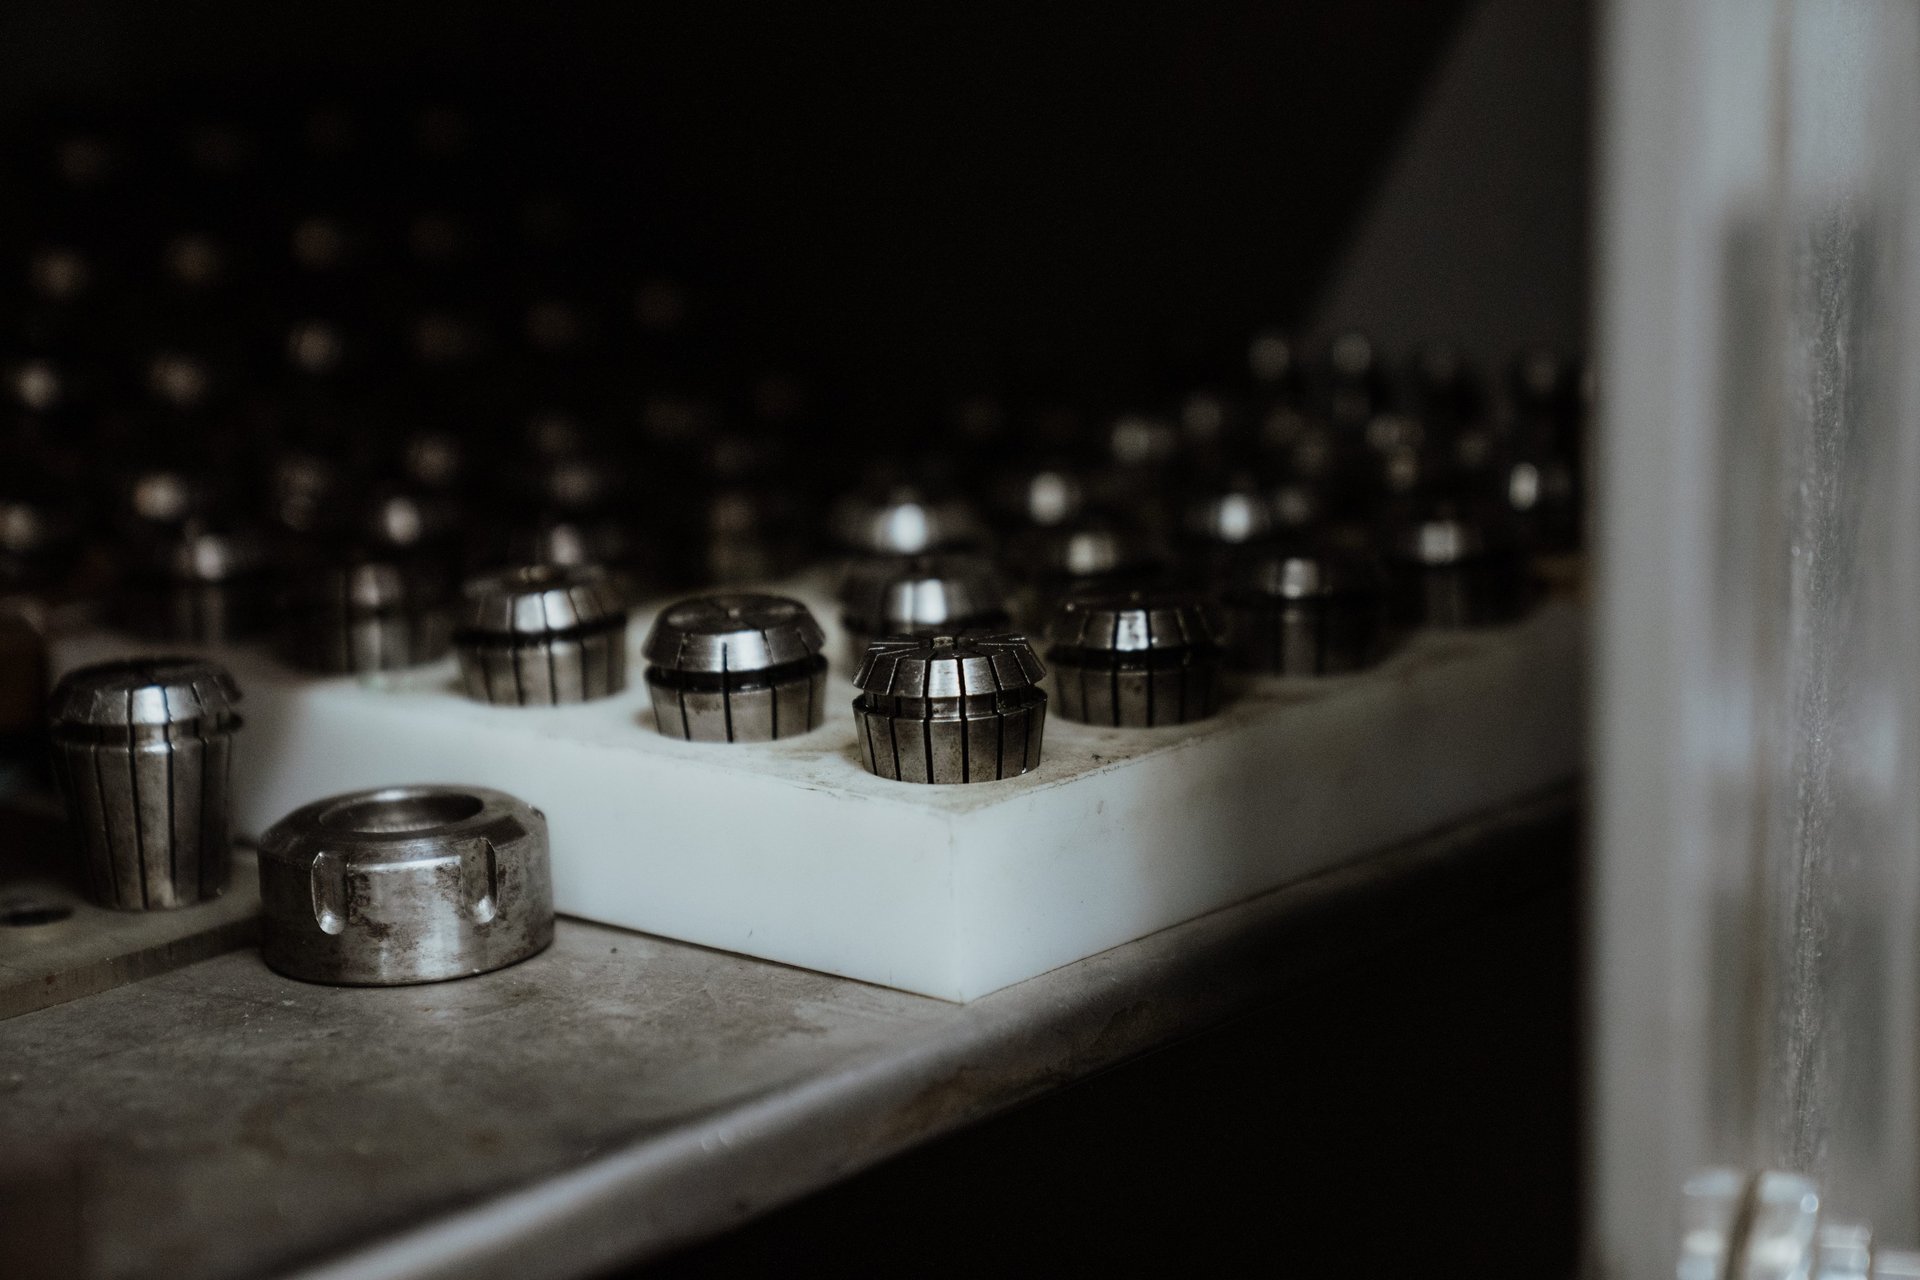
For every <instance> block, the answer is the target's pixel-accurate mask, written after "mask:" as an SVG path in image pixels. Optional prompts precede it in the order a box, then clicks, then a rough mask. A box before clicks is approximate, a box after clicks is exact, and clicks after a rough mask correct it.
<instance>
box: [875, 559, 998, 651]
mask: <svg viewBox="0 0 1920 1280" xmlns="http://www.w3.org/2000/svg"><path fill="white" fill-rule="evenodd" d="M840 607H841V609H842V611H843V612H842V613H841V615H840V621H841V624H842V625H843V626H844V627H845V628H846V632H847V647H848V650H849V654H848V657H849V663H848V665H849V666H857V665H858V664H859V662H860V659H861V658H863V657H864V656H865V655H866V652H867V646H868V645H870V644H872V643H873V642H874V641H875V640H876V639H878V638H879V637H881V636H886V635H912V634H914V633H916V632H921V631H944V632H955V631H969V630H988V631H999V630H1003V629H1005V628H1006V626H1007V623H1008V620H1009V615H1008V612H1007V589H1006V585H1005V583H1004V582H1002V581H1001V578H1000V575H999V573H998V572H997V571H996V570H995V569H994V567H993V563H992V561H990V560H988V559H987V558H986V557H985V556H978V555H973V554H970V553H967V552H947V553H943V554H938V555H920V556H868V557H864V558H862V559H859V560H855V561H853V562H852V563H851V564H849V565H848V566H847V568H846V572H845V574H844V576H843V577H842V578H841V580H840Z"/></svg>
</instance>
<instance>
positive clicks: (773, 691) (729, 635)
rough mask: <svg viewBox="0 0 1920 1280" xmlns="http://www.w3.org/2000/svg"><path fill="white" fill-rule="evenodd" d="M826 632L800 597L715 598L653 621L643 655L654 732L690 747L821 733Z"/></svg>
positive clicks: (685, 605)
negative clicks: (814, 732)
mask: <svg viewBox="0 0 1920 1280" xmlns="http://www.w3.org/2000/svg"><path fill="white" fill-rule="evenodd" d="M825 644H826V635H825V633H824V632H822V631H821V630H820V624H819V623H818V622H817V621H815V620H814V617H813V614H812V613H811V612H810V611H809V610H808V609H807V607H806V606H805V605H804V604H801V603H800V602H799V601H798V600H789V599H787V598H786V597H784V596H766V595H746V594H739V595H715V596H700V597H696V598H695V599H692V600H682V601H680V602H679V603H678V604H674V605H670V606H668V607H667V608H666V609H663V610H662V611H661V612H660V615H659V617H657V618H655V619H654V623H653V627H652V629H651V630H649V631H648V632H647V639H646V643H645V644H644V645H643V646H642V650H641V652H642V653H643V655H644V656H645V657H646V660H647V662H648V664H649V665H648V667H647V689H648V691H649V692H650V693H651V695H652V698H653V720H654V725H655V727H656V728H658V729H659V730H660V732H661V733H664V734H666V735H667V736H668V737H670V738H685V739H687V740H688V741H690V742H770V741H772V740H774V739H776V738H790V737H793V736H795V735H796V734H802V733H806V732H808V731H809V730H811V729H815V728H818V727H819V725H820V719H821V715H822V713H823V710H824V706H825V704H824V702H823V699H824V698H825V696H826V682H827V660H826V657H825V656H824V655H823V654H822V653H821V652H820V650H821V648H822V647H823V646H824V645H825Z"/></svg>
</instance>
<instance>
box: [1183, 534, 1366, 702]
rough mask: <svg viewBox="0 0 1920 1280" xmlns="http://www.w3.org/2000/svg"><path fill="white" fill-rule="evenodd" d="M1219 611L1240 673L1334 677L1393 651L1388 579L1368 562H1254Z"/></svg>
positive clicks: (1280, 558) (1238, 574) (1241, 571)
mask: <svg viewBox="0 0 1920 1280" xmlns="http://www.w3.org/2000/svg"><path fill="white" fill-rule="evenodd" d="M1221 605H1222V608H1223V612H1224V623H1225V638H1226V656H1227V663H1228V665H1229V666H1231V667H1233V668H1235V669H1236V670H1240V671H1250V672H1257V673H1261V674H1265V675H1276V676H1323V675H1336V674H1340V673H1343V672H1349V671H1359V670H1362V669H1364V668H1366V667H1369V666H1372V665H1373V664H1374V663H1376V662H1378V661H1380V659H1382V658H1384V657H1385V656H1386V655H1387V652H1388V651H1389V650H1390V649H1391V647H1392V639H1393V632H1392V624H1391V621H1390V619H1389V616H1388V614H1389V608H1388V593H1387V581H1386V576H1385V573H1384V572H1383V571H1382V570H1381V568H1380V566H1379V565H1378V564H1377V563H1375V562H1374V561H1373V560H1371V559H1369V558H1367V557H1364V556H1353V555H1338V554H1335V553H1333V552H1328V551H1321V550H1305V549H1299V550H1294V551H1290V552H1274V553H1272V554H1269V555H1263V556H1259V557H1256V558H1255V559H1253V560H1252V561H1250V562H1248V563H1246V564H1243V565H1241V566H1240V567H1239V568H1238V569H1236V570H1235V573H1234V577H1233V581H1232V584H1231V585H1230V586H1229V587H1228V589H1227V590H1226V592H1225V593H1224V594H1223V595H1222V597H1221Z"/></svg>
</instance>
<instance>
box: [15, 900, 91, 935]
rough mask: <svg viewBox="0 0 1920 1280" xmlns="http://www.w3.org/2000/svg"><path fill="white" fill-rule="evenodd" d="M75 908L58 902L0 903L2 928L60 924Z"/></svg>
mask: <svg viewBox="0 0 1920 1280" xmlns="http://www.w3.org/2000/svg"><path fill="white" fill-rule="evenodd" d="M72 914H73V908H72V907H69V906H66V905H65V904H63V903H58V902H0V928H9V929H25V928H29V927H31V926H33V925H36V924H58V923H59V922H60V921H62V920H65V919H66V918H67V917H68V916H70V915H72Z"/></svg>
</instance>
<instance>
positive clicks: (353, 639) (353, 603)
mask: <svg viewBox="0 0 1920 1280" xmlns="http://www.w3.org/2000/svg"><path fill="white" fill-rule="evenodd" d="M287 606H288V607H287V610H286V616H285V617H284V619H283V620H282V627H281V633H280V652H281V656H282V657H284V658H285V659H286V660H287V661H288V662H289V663H290V664H291V665H293V666H296V667H299V668H301V669H302V670H306V671H318V672H324V673H328V674H345V673H357V672H371V671H397V670H401V669H403V668H406V667H416V666H419V665H421V664H422V663H427V662H433V661H435V660H436V659H439V658H442V657H444V656H446V654H447V652H448V650H449V649H450V648H452V645H453V636H452V629H451V628H452V618H451V616H450V614H449V612H448V608H447V601H446V599H445V595H444V593H443V592H441V591H439V590H438V589H437V588H436V586H435V584H434V583H433V581H432V580H431V579H429V578H427V577H426V576H424V575H423V574H420V573H418V572H414V571H410V570H409V569H407V568H406V567H404V566H402V565H398V564H393V563H389V562H384V561H369V560H363V561H355V562H350V563H345V564H338V565H332V566H329V567H327V568H323V569H320V570H318V571H316V572H315V573H313V574H312V575H311V576H310V577H309V578H308V579H307V580H306V581H305V582H304V583H303V584H302V585H301V586H300V587H299V588H297V589H296V590H295V591H294V593H293V594H292V596H291V597H290V599H289V600H288V601H287Z"/></svg>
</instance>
